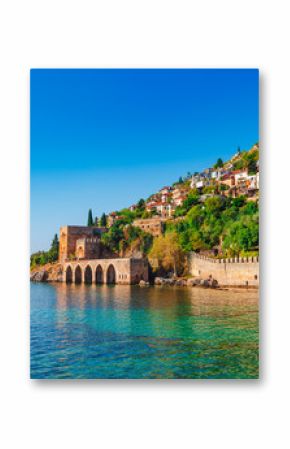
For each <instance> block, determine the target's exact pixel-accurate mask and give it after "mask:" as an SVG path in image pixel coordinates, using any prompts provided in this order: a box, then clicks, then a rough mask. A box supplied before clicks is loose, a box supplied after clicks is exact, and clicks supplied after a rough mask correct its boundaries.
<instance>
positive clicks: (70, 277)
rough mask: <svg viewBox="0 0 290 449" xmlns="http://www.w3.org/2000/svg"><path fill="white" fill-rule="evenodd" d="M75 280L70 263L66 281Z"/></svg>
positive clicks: (66, 272) (68, 282)
mask: <svg viewBox="0 0 290 449" xmlns="http://www.w3.org/2000/svg"><path fill="white" fill-rule="evenodd" d="M72 281H73V272H72V269H71V266H70V265H69V266H68V267H67V269H66V271H65V282H66V283H67V284H71V283H72Z"/></svg>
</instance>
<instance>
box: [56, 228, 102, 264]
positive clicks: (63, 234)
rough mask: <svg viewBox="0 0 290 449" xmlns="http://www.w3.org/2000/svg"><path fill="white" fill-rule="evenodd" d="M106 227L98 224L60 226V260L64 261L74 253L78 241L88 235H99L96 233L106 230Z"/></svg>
mask: <svg viewBox="0 0 290 449" xmlns="http://www.w3.org/2000/svg"><path fill="white" fill-rule="evenodd" d="M104 230H105V228H100V227H97V226H63V227H61V228H60V233H59V234H60V238H59V261H60V262H64V261H65V260H66V259H68V258H69V257H70V255H74V254H75V251H76V242H77V240H79V239H82V238H86V237H97V235H96V234H101V233H102V232H104Z"/></svg>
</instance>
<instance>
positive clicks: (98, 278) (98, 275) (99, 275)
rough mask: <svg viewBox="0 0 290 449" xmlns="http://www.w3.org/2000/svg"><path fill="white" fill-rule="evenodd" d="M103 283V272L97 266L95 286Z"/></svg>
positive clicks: (99, 266)
mask: <svg viewBox="0 0 290 449" xmlns="http://www.w3.org/2000/svg"><path fill="white" fill-rule="evenodd" d="M103 283H104V271H103V268H102V267H101V265H98V266H97V268H96V284H103Z"/></svg>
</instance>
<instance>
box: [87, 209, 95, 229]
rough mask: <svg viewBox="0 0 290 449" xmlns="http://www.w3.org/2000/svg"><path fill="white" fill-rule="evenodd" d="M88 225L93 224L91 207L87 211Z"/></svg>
mask: <svg viewBox="0 0 290 449" xmlns="http://www.w3.org/2000/svg"><path fill="white" fill-rule="evenodd" d="M88 226H94V222H93V213H92V209H89V213H88Z"/></svg>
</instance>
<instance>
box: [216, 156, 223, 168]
mask: <svg viewBox="0 0 290 449" xmlns="http://www.w3.org/2000/svg"><path fill="white" fill-rule="evenodd" d="M223 165H224V163H223V160H222V159H221V158H220V157H219V158H218V160H217V161H216V163H215V164H214V168H221V167H223Z"/></svg>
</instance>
